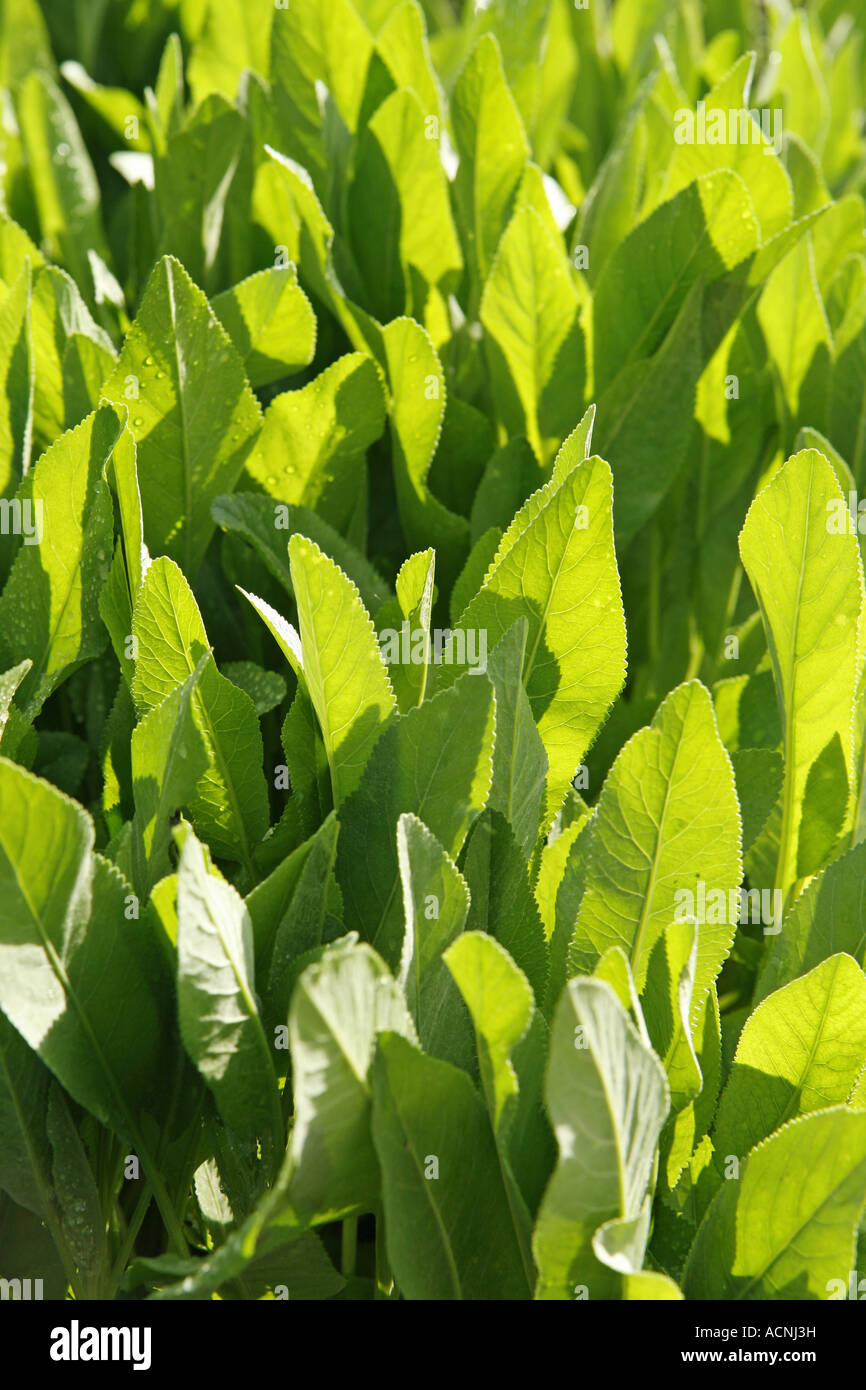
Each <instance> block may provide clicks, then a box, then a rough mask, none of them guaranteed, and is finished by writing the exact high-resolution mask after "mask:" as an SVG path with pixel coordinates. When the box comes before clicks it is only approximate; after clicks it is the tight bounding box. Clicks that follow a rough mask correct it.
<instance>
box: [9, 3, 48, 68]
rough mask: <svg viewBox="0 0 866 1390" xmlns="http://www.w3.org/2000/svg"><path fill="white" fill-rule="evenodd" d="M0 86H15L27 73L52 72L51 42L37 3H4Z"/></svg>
mask: <svg viewBox="0 0 866 1390" xmlns="http://www.w3.org/2000/svg"><path fill="white" fill-rule="evenodd" d="M0 54H2V60H0V85H2V86H3V87H4V88H7V89H9V88H13V87H17V85H18V83H19V82H21V81H22V80H23V78H25V77H26V76H27V74H28V73H29V72H33V71H36V72H45V73H49V74H51V73H53V72H54V58H53V55H52V53H51V40H50V38H49V36H48V29H47V27H46V24H45V17H44V15H43V13H42V8H41V6H40V5H39V3H38V0H4V4H3V7H2V10H0Z"/></svg>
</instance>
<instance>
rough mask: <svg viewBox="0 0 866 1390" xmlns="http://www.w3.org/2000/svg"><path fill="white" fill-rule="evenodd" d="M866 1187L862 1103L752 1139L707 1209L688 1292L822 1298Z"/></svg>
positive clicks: (840, 1270) (846, 1265)
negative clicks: (735, 1175)
mask: <svg viewBox="0 0 866 1390" xmlns="http://www.w3.org/2000/svg"><path fill="white" fill-rule="evenodd" d="M864 1191H866V1113H863V1112H859V1113H855V1112H852V1111H849V1110H845V1109H844V1108H843V1107H842V1106H839V1107H836V1108H833V1109H829V1110H824V1111H821V1112H819V1113H818V1114H815V1115H806V1116H803V1117H802V1118H800V1119H797V1120H792V1121H791V1122H790V1123H789V1124H787V1125H785V1126H784V1127H783V1128H782V1129H780V1130H777V1131H776V1133H775V1134H774V1135H772V1137H771V1138H770V1139H767V1140H765V1141H764V1142H763V1143H762V1144H759V1145H758V1147H757V1148H755V1149H753V1150H752V1152H751V1153H750V1155H749V1157H748V1158H747V1160H746V1164H745V1168H744V1170H743V1174H742V1177H741V1178H740V1181H739V1182H735V1181H729V1182H727V1183H725V1185H724V1187H723V1188H722V1190H721V1191H720V1192H719V1193H718V1194H717V1196H716V1198H715V1200H714V1201H713V1204H712V1206H711V1207H710V1209H709V1211H708V1212H707V1214H706V1216H705V1218H704V1220H703V1222H702V1224H701V1227H700V1230H699V1231H698V1235H697V1239H696V1240H695V1244H694V1246H693V1248H692V1251H691V1254H690V1256H689V1262H688V1264H687V1266H686V1270H685V1275H684V1280H683V1288H684V1292H685V1295H686V1298H699V1299H706V1298H724V1299H731V1300H739V1299H763V1300H772V1299H788V1298H791V1299H797V1300H801V1301H806V1300H809V1299H825V1298H826V1296H827V1292H828V1288H829V1287H830V1286H829V1282H828V1281H829V1280H831V1279H838V1278H842V1279H843V1280H844V1279H845V1277H846V1274H845V1271H847V1270H849V1269H851V1268H852V1266H853V1260H854V1254H855V1235H856V1228H857V1223H858V1220H859V1217H860V1213H861V1211H862V1208H863V1195H864Z"/></svg>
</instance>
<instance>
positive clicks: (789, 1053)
mask: <svg viewBox="0 0 866 1390" xmlns="http://www.w3.org/2000/svg"><path fill="white" fill-rule="evenodd" d="M864 1062H866V976H864V974H863V971H862V970H861V969H860V966H859V965H858V964H857V963H856V961H854V960H852V959H851V957H850V956H846V955H842V954H839V955H834V956H830V957H829V958H828V959H827V960H825V961H823V962H822V963H821V964H820V965H816V966H815V968H814V970H810V971H809V974H808V975H803V976H801V978H800V979H798V980H793V981H792V982H791V984H789V985H785V986H784V988H782V989H780V990H777V991H776V993H775V994H771V995H770V996H769V998H767V999H764V1000H763V1002H762V1003H761V1004H759V1005H758V1007H757V1008H756V1009H755V1011H754V1013H753V1014H752V1015H751V1017H750V1018H749V1019H748V1021H747V1022H746V1025H745V1027H744V1028H743V1031H742V1033H741V1034H740V1039H739V1042H738V1043H737V1051H736V1054H735V1056H734V1064H733V1066H732V1068H731V1073H730V1076H729V1077H728V1080H727V1084H726V1085H725V1089H724V1090H723V1092H722V1097H721V1100H720V1101H719V1109H718V1113H717V1115H716V1120H715V1124H714V1126H713V1145H714V1147H715V1160H716V1165H717V1167H718V1168H719V1169H720V1170H724V1166H725V1163H726V1162H727V1160H728V1158H729V1157H731V1156H735V1157H737V1158H742V1157H743V1156H744V1155H745V1154H746V1153H747V1152H748V1150H749V1149H751V1148H753V1147H754V1145H755V1144H758V1143H760V1141H761V1140H762V1139H766V1138H767V1137H768V1136H769V1135H770V1134H772V1133H773V1131H774V1130H776V1129H779V1128H780V1127H781V1126H782V1125H783V1124H785V1123H786V1121H788V1120H791V1119H794V1118H795V1117H796V1116H797V1115H804V1114H807V1113H808V1112H809V1111H810V1110H824V1109H826V1108H827V1107H828V1106H832V1105H844V1104H845V1103H846V1101H847V1100H848V1097H849V1095H850V1094H851V1090H852V1088H853V1086H854V1084H855V1082H856V1080H857V1077H858V1076H859V1074H860V1071H861V1069H862V1067H863V1064H864Z"/></svg>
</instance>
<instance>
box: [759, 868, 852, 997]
mask: <svg viewBox="0 0 866 1390" xmlns="http://www.w3.org/2000/svg"><path fill="white" fill-rule="evenodd" d="M864 923H866V841H861V842H860V844H858V845H856V846H855V848H854V849H851V850H849V851H848V853H847V854H844V855H842V856H841V858H839V859H837V860H835V861H834V862H833V863H832V864H830V865H829V867H828V868H826V869H825V870H824V872H823V873H821V874H819V875H818V876H817V877H816V878H814V879H812V881H811V883H809V884H808V885H807V887H806V888H805V889H804V891H803V892H802V893H801V894H800V897H799V898H798V899H797V901H796V902H795V903H794V906H793V907H792V908H791V910H790V912H789V913H787V915H786V916H785V918H784V921H783V922H782V930H781V931H780V932H776V933H774V934H773V935H772V936H771V938H770V950H769V953H768V955H767V958H766V960H765V961H764V963H763V967H762V969H761V972H760V974H759V976H758V983H757V986H756V988H755V1002H756V1003H758V1002H760V1000H762V999H764V998H766V996H767V995H768V994H771V993H772V992H773V990H777V989H779V988H780V987H781V986H782V985H786V984H788V983H789V982H790V981H791V980H795V979H796V978H797V977H798V976H799V975H805V974H806V972H807V971H810V970H814V968H815V967H816V966H817V965H819V964H820V962H821V961H823V960H825V959H826V958H827V957H828V956H833V955H836V954H838V953H839V952H840V951H841V952H844V953H846V954H847V955H849V956H853V957H854V959H855V960H856V961H857V963H858V964H859V965H861V966H866V926H864Z"/></svg>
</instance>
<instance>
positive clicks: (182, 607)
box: [132, 559, 268, 873]
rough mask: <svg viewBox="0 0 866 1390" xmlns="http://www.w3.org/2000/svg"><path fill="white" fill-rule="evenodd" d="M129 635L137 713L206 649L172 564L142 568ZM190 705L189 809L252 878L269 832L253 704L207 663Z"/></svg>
mask: <svg viewBox="0 0 866 1390" xmlns="http://www.w3.org/2000/svg"><path fill="white" fill-rule="evenodd" d="M132 631H133V636H134V637H135V639H136V642H137V650H138V655H137V658H136V663H135V677H134V680H133V696H134V698H135V702H136V705H137V707H138V709H139V710H141V711H147V710H150V709H153V707H154V705H156V704H158V703H159V702H161V701H162V700H164V699H165V697H166V696H167V695H168V694H170V693H171V691H172V690H173V689H174V688H175V687H176V686H178V685H180V684H182V682H183V681H185V680H186V679H187V678H188V677H189V675H190V674H191V673H192V672H193V671H194V670H195V669H196V666H197V665H198V663H199V662H200V661H201V658H202V657H203V656H205V655H206V654H207V652H208V651H209V649H210V647H209V643H208V639H207V633H206V632H205V629H204V623H203V622H202V619H201V614H200V613H199V610H198V607H197V605H196V601H195V599H194V597H193V594H192V590H191V589H190V588H189V586H188V584H187V582H186V580H185V579H184V576H183V574H182V572H181V571H180V570H179V569H178V567H177V565H175V564H173V562H172V561H171V560H167V559H159V560H154V562H153V564H152V565H151V567H150V569H149V570H148V572H147V575H146V577H145V580H144V583H143V584H142V586H141V590H140V593H139V596H138V601H137V603H136V606H135V615H134V618H133V624H132ZM192 707H193V712H194V716H195V722H196V726H197V728H198V730H199V732H200V734H201V737H202V739H203V740H204V744H205V748H206V751H207V756H208V768H207V770H206V772H205V773H204V775H203V776H201V777H200V779H199V782H198V784H197V787H196V793H195V796H194V798H193V800H192V803H191V804H190V810H191V812H192V814H193V818H194V820H195V821H196V825H197V826H198V828H199V833H200V834H201V836H202V838H204V839H206V840H207V841H208V844H209V845H210V846H211V848H212V849H213V851H214V853H215V854H218V855H223V856H225V857H226V858H228V859H235V860H239V861H240V862H241V863H243V864H244V865H245V866H246V867H247V870H248V871H249V872H250V873H252V872H253V870H252V861H251V855H252V849H253V847H254V846H255V845H256V844H258V842H259V840H261V838H262V836H263V835H264V833H265V831H266V830H267V828H268V802H267V786H266V783H265V779H264V773H263V772H262V770H261V769H262V756H263V754H262V736H261V730H260V729H259V721H258V718H257V716H256V711H255V706H254V704H253V702H252V700H251V699H250V697H249V696H248V695H246V694H245V693H244V691H242V690H240V689H238V687H237V686H236V685H234V684H233V683H232V681H230V680H227V679H226V677H225V676H221V675H220V673H219V671H218V670H217V668H216V664H215V662H214V661H213V658H210V659H208V660H207V661H205V664H204V668H203V670H202V673H201V678H200V680H199V682H198V684H197V686H196V687H195V689H194V691H193V694H192Z"/></svg>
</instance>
